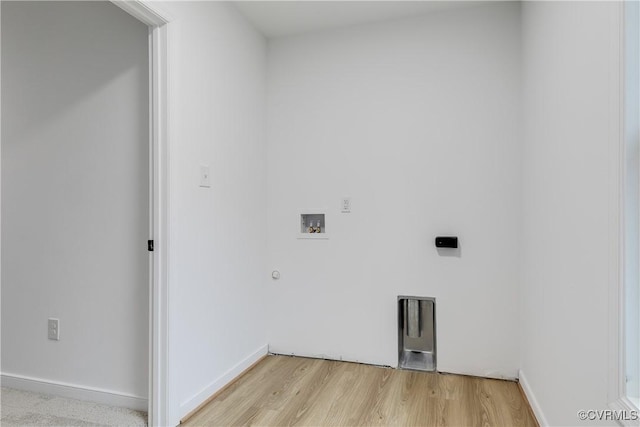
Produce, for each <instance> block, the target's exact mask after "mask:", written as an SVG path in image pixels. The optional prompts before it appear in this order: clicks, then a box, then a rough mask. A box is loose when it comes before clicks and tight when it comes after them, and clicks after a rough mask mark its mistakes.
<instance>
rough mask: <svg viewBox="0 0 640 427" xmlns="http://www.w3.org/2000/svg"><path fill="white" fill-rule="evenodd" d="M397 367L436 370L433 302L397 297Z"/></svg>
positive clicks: (421, 298) (433, 300)
mask: <svg viewBox="0 0 640 427" xmlns="http://www.w3.org/2000/svg"><path fill="white" fill-rule="evenodd" d="M398 368H401V369H413V370H418V371H435V370H436V300H435V298H427V297H407V296H399V297H398Z"/></svg>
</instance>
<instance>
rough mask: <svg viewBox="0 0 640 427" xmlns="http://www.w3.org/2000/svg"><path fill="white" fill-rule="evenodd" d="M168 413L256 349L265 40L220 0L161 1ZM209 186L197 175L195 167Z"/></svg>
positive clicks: (263, 219) (261, 349) (261, 319)
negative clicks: (166, 48)
mask: <svg viewBox="0 0 640 427" xmlns="http://www.w3.org/2000/svg"><path fill="white" fill-rule="evenodd" d="M161 7H162V8H163V9H165V10H166V12H168V14H169V15H170V16H171V23H170V24H169V26H170V32H169V38H170V52H169V61H170V63H169V72H170V123H169V126H170V145H171V146H170V155H171V157H170V161H171V164H170V234H171V235H170V239H171V249H170V265H169V270H170V272H169V274H170V282H169V286H170V289H169V304H170V318H169V324H170V326H169V327H170V354H169V363H170V365H169V369H170V375H171V383H170V392H171V396H170V399H171V401H172V405H174V406H173V407H172V408H170V409H171V416H170V423H171V424H177V422H178V419H179V418H180V417H183V416H184V415H186V414H187V413H188V412H189V411H190V410H192V409H194V408H195V407H196V406H197V405H198V404H200V403H202V402H203V401H204V400H205V399H206V398H208V397H209V396H210V395H211V394H213V393H214V392H215V391H217V390H218V389H219V388H220V387H222V386H223V385H224V384H225V383H226V382H228V381H230V380H231V379H232V378H233V376H234V375H235V374H237V373H239V372H240V371H241V370H242V368H243V367H246V366H248V365H249V364H250V363H251V362H252V361H253V360H255V359H257V358H258V357H260V356H262V355H263V354H266V352H267V335H266V328H267V325H266V314H265V305H266V302H265V300H266V289H265V287H264V283H265V279H264V275H265V270H266V249H267V242H266V236H267V234H266V233H267V231H266V227H267V215H266V197H267V187H266V184H265V176H266V152H265V139H264V133H265V132H264V108H265V81H264V79H265V64H266V58H265V55H266V42H265V40H264V38H263V37H262V36H261V35H260V34H259V33H257V32H256V31H255V30H254V29H253V28H252V27H251V26H250V25H249V24H247V22H246V21H245V20H244V18H243V17H242V16H241V15H240V14H239V13H238V12H237V11H236V10H235V9H234V8H233V7H232V6H230V5H229V4H226V3H221V2H171V3H162V4H161ZM200 165H209V166H210V168H211V182H212V186H211V188H201V187H199V176H198V174H199V167H200Z"/></svg>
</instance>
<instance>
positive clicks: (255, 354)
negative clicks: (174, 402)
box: [180, 344, 269, 419]
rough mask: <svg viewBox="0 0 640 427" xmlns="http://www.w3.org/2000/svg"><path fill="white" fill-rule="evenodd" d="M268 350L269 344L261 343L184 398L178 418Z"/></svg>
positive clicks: (219, 388) (231, 379) (182, 416)
mask: <svg viewBox="0 0 640 427" xmlns="http://www.w3.org/2000/svg"><path fill="white" fill-rule="evenodd" d="M268 351H269V346H268V345H267V344H265V345H263V346H262V347H260V348H259V349H257V350H256V351H254V352H253V353H252V354H250V355H249V356H247V357H245V358H244V359H243V360H242V361H240V362H239V363H237V364H236V365H235V366H233V367H232V368H231V369H229V370H228V371H227V372H225V373H224V374H222V375H221V376H220V377H218V379H216V380H215V381H213V382H212V383H211V384H209V385H207V386H206V387H205V388H203V389H202V390H201V391H200V392H198V393H196V394H195V395H194V396H192V397H191V398H190V399H188V400H186V401H185V402H183V403H182V404H181V405H180V419H182V418H184V416H185V415H187V414H189V413H190V412H191V411H193V410H194V409H196V408H197V407H198V406H200V405H201V404H202V403H203V402H204V401H206V400H207V399H208V398H209V397H211V396H212V395H213V394H214V393H216V392H217V391H219V390H221V389H222V388H223V387H224V386H226V385H227V384H229V383H230V382H231V381H233V380H234V379H235V378H237V377H238V376H239V375H240V374H242V373H243V372H244V371H245V370H246V369H247V368H249V367H250V366H251V365H253V364H254V363H256V362H257V361H258V360H260V359H261V358H262V357H263V356H265V355H266V354H267V353H268Z"/></svg>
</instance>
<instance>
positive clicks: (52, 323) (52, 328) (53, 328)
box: [48, 317, 60, 341]
mask: <svg viewBox="0 0 640 427" xmlns="http://www.w3.org/2000/svg"><path fill="white" fill-rule="evenodd" d="M48 330H49V339H50V340H55V341H59V340H60V320H59V319H54V318H52V317H50V318H49V327H48Z"/></svg>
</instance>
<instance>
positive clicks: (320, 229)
mask: <svg viewBox="0 0 640 427" xmlns="http://www.w3.org/2000/svg"><path fill="white" fill-rule="evenodd" d="M316 212H318V211H309V212H304V213H301V214H300V219H299V221H300V222H299V230H300V234H299V235H298V238H299V239H328V238H329V236H328V234H327V224H326V219H325V214H324V213H320V212H318V213H316Z"/></svg>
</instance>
